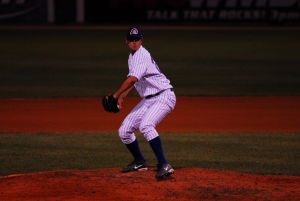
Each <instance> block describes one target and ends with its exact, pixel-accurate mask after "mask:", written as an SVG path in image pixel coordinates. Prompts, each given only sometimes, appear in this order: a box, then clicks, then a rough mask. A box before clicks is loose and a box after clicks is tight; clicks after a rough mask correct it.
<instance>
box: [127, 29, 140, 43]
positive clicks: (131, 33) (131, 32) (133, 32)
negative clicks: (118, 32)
mask: <svg viewBox="0 0 300 201" xmlns="http://www.w3.org/2000/svg"><path fill="white" fill-rule="evenodd" d="M142 38H143V34H142V32H141V30H140V29H139V28H138V27H130V28H129V29H128V30H127V33H126V39H127V40H128V41H138V40H140V39H142Z"/></svg>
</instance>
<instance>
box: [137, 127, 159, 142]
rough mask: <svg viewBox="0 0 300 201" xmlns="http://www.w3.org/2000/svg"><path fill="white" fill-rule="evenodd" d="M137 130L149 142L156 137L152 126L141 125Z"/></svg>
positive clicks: (156, 134)
mask: <svg viewBox="0 0 300 201" xmlns="http://www.w3.org/2000/svg"><path fill="white" fill-rule="evenodd" d="M139 130H140V132H141V133H142V134H143V135H144V137H145V139H146V140H147V141H150V140H152V139H154V138H156V137H157V136H158V133H157V131H156V129H155V127H154V125H151V124H141V125H140V128H139Z"/></svg>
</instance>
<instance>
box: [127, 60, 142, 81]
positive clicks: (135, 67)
mask: <svg viewBox="0 0 300 201" xmlns="http://www.w3.org/2000/svg"><path fill="white" fill-rule="evenodd" d="M128 65H129V73H128V75H127V77H129V76H134V77H136V78H137V79H138V80H140V79H141V78H142V77H143V76H144V74H145V72H146V71H147V58H145V56H137V57H136V58H134V59H133V60H132V62H131V63H130V64H128Z"/></svg>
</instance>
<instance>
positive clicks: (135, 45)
mask: <svg viewBox="0 0 300 201" xmlns="http://www.w3.org/2000/svg"><path fill="white" fill-rule="evenodd" d="M126 44H127V45H128V47H129V49H130V50H131V51H133V52H135V51H137V50H138V49H139V48H140V47H141V45H142V39H141V40H138V41H128V40H126Z"/></svg>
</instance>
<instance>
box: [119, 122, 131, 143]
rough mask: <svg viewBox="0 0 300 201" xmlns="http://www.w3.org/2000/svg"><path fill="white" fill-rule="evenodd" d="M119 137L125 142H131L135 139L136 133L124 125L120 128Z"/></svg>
mask: <svg viewBox="0 0 300 201" xmlns="http://www.w3.org/2000/svg"><path fill="white" fill-rule="evenodd" d="M119 137H120V139H121V141H122V142H123V143H124V144H130V143H132V142H133V141H134V140H135V135H134V134H133V133H132V132H129V131H128V129H126V128H125V127H124V126H121V127H120V128H119Z"/></svg>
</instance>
